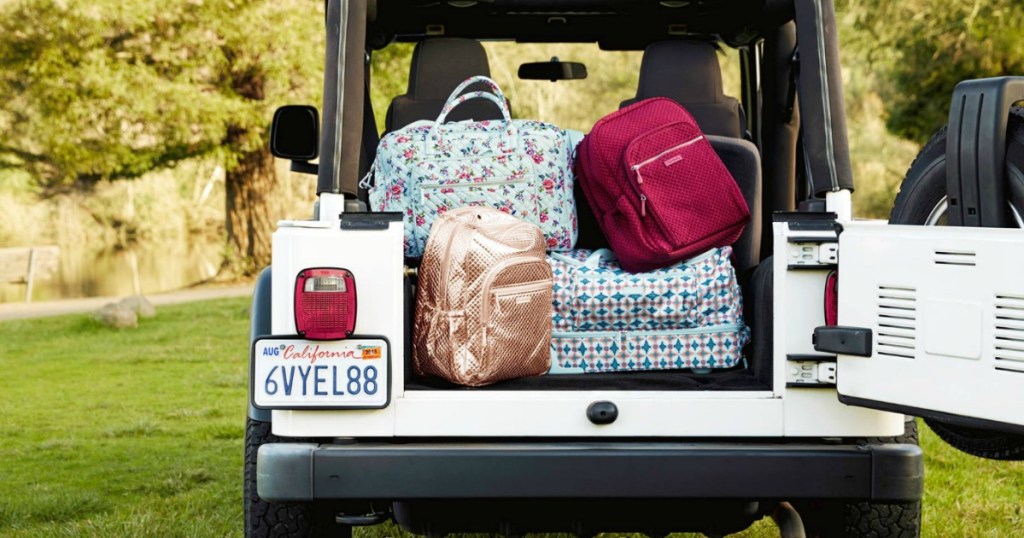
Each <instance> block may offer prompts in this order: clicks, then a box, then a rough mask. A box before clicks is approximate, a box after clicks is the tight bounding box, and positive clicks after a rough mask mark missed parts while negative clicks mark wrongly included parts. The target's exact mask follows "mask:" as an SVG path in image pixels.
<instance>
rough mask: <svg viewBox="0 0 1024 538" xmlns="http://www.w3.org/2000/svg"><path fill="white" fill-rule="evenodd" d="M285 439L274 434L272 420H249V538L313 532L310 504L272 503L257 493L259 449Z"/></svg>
mask: <svg viewBox="0 0 1024 538" xmlns="http://www.w3.org/2000/svg"><path fill="white" fill-rule="evenodd" d="M281 440H282V439H281V438H279V437H277V436H276V435H274V434H273V433H271V430H270V423H269V422H261V421H258V420H253V419H251V418H247V419H246V424H245V485H244V490H243V493H244V495H245V499H244V504H245V536H246V538H291V537H307V536H310V534H311V530H312V529H311V527H312V525H311V518H310V509H311V505H310V504H306V503H268V502H265V501H263V500H262V499H260V498H259V495H258V494H257V493H256V452H257V451H258V450H259V448H260V446H261V445H263V444H265V443H274V442H279V441H281ZM289 441H291V442H295V441H297V440H295V439H289Z"/></svg>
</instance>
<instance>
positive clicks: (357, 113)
mask: <svg viewBox="0 0 1024 538" xmlns="http://www.w3.org/2000/svg"><path fill="white" fill-rule="evenodd" d="M835 29H836V24H835V13H834V7H833V2H832V0H693V1H679V2H677V1H660V2H659V1H623V0H489V1H484V0H458V1H456V0H444V1H436V0H432V1H424V0H327V2H326V33H327V50H326V65H325V70H324V91H323V103H322V106H321V109H320V110H321V111H322V114H320V113H318V111H317V109H316V108H313V107H309V106H288V107H284V108H282V109H280V110H279V111H278V113H277V114H276V115H275V118H274V123H273V126H272V136H271V145H272V149H273V151H274V154H275V155H277V156H278V157H282V158H286V159H289V160H291V161H292V169H293V170H294V171H297V172H303V173H309V174H314V175H316V177H317V195H318V201H317V203H316V206H315V208H314V212H313V213H314V214H313V216H312V218H310V219H307V220H301V219H296V220H288V221H282V222H281V223H280V224H279V226H278V229H277V231H276V232H275V234H274V236H273V259H272V265H271V267H268V268H266V269H265V270H264V271H263V272H262V273H261V274H260V276H259V278H258V281H257V283H256V286H255V291H254V296H253V306H252V321H251V343H252V346H251V383H250V397H249V410H248V427H247V430H246V451H245V482H244V503H245V535H246V536H248V537H264V536H321V535H324V536H326V535H334V536H341V535H346V536H347V535H350V534H351V532H352V528H353V527H356V526H364V525H374V524H378V523H381V522H384V521H388V520H394V521H395V522H396V523H397V524H398V525H400V526H401V528H403V529H405V530H407V531H409V532H412V533H416V534H424V535H429V536H435V535H437V536H440V535H445V534H448V533H500V534H504V535H510V536H512V535H520V534H523V533H535V532H564V533H574V534H577V535H581V536H589V535H594V534H596V533H599V532H643V533H646V534H649V535H655V536H660V535H664V534H667V533H670V532H683V531H685V532H700V533H705V534H707V535H712V536H720V535H725V534H729V533H733V532H738V531H741V530H742V529H745V528H747V527H748V526H749V525H751V524H752V523H753V522H755V521H757V520H759V519H761V518H764V517H771V518H773V519H774V520H775V521H776V523H777V524H778V526H779V529H780V533H781V534H782V535H783V536H804V535H808V536H882V535H884V536H918V535H919V532H920V518H921V498H922V488H923V472H924V470H923V462H922V461H923V460H922V453H921V450H920V448H919V447H918V446H917V422H916V419H915V418H913V417H923V420H925V421H926V422H927V423H928V424H929V425H930V426H931V427H932V428H933V429H934V430H935V432H936V433H937V434H938V435H939V437H940V438H942V439H943V440H945V441H946V442H948V443H949V444H951V445H953V446H954V447H956V448H958V449H960V450H963V451H966V452H968V453H971V454H975V455H978V456H982V457H988V458H995V459H1004V460H1011V459H1022V458H1024V413H1022V412H1021V410H1022V409H1024V280H1022V279H1020V277H1019V275H1020V268H1021V267H1024V233H1022V232H1021V231H1020V229H1019V228H1021V227H1022V221H1021V210H1022V208H1024V173H1022V170H1024V142H1022V141H1024V136H1022V135H1024V121H1022V118H1024V115H1022V113H1021V111H1020V110H1019V109H1017V108H1015V107H1013V106H1012V105H1013V103H1014V102H1016V101H1019V100H1021V99H1024V79H1019V78H1001V79H986V80H973V81H966V82H963V83H961V84H960V85H959V86H958V87H957V88H956V91H955V93H954V95H953V96H952V100H951V102H952V108H951V111H950V124H949V126H948V128H946V129H943V130H942V131H940V132H939V133H938V134H937V135H936V136H935V138H933V140H932V141H931V142H930V143H929V144H928V145H927V146H926V147H925V148H924V149H923V150H922V152H921V155H920V156H919V157H918V159H917V160H916V161H915V163H914V164H913V165H912V166H911V168H910V170H909V172H908V175H907V178H906V179H905V181H904V183H903V185H902V188H901V191H900V193H899V195H898V197H897V199H896V202H895V208H894V209H893V212H892V216H891V219H890V221H889V222H888V223H885V222H869V221H858V220H855V219H854V218H853V216H852V214H851V213H852V206H851V198H850V194H851V192H852V191H853V188H854V181H853V177H852V172H851V163H850V154H849V150H848V143H847V134H846V123H845V118H844V108H843V92H842V80H841V76H840V67H839V61H838V50H837V46H838V44H837V36H836V31H835ZM481 40H514V41H515V42H522V43H597V44H599V45H600V48H601V49H603V50H636V51H640V50H643V51H645V55H644V60H643V63H642V65H641V66H640V67H639V69H640V84H639V87H638V90H637V95H636V96H635V98H634V100H638V99H644V98H648V97H655V96H661V97H669V98H672V99H676V100H677V101H679V102H680V103H682V104H683V105H684V106H686V107H687V109H688V110H690V111H691V112H692V113H693V114H694V116H695V117H696V119H697V121H698V123H699V124H700V126H701V128H702V130H703V131H704V132H705V133H706V134H707V135H708V138H709V140H710V141H711V142H712V145H713V146H714V148H715V150H716V151H717V152H718V154H719V155H720V157H721V158H722V160H723V162H724V163H725V164H726V165H727V167H728V168H729V170H730V172H731V173H732V175H733V176H734V178H735V179H736V181H737V183H738V184H739V185H740V187H741V189H742V191H743V193H744V196H745V198H746V200H747V203H748V205H749V207H750V210H751V215H752V220H751V222H750V224H749V226H748V227H747V229H746V231H745V232H744V235H743V236H742V237H741V238H740V240H739V241H738V242H737V243H736V244H735V246H734V248H735V253H736V256H735V265H736V268H737V270H738V271H739V272H740V274H741V275H742V278H741V283H742V286H743V289H744V297H745V308H746V313H747V314H746V320H747V323H748V324H749V326H750V327H751V330H752V343H751V344H750V345H749V347H748V348H747V349H746V351H745V357H746V359H747V366H746V367H745V368H733V369H728V370H724V371H716V372H714V373H699V372H692V371H687V370H674V371H659V372H636V373H606V374H589V375H587V374H580V375H559V376H541V377H536V378H528V379H519V380H512V381H506V382H502V383H497V384H495V385H491V386H487V387H482V388H464V387H457V386H454V385H451V384H447V383H444V382H440V381H438V380H434V379H424V378H420V377H418V376H416V375H415V373H414V372H413V370H412V369H411V368H410V347H409V345H410V340H411V338H410V334H411V330H412V329H411V323H410V319H411V316H412V312H413V309H414V306H415V305H414V302H415V291H414V290H415V286H416V271H415V260H407V259H404V258H403V249H402V241H403V230H402V223H401V216H400V215H398V216H396V215H395V214H390V213H374V212H371V211H368V210H367V204H366V202H367V193H366V190H365V189H364V188H362V187H361V185H360V180H361V178H363V177H365V176H366V173H367V171H368V170H369V169H370V165H371V163H372V162H373V158H374V152H375V150H376V145H377V142H378V140H379V133H378V132H377V129H376V127H375V119H374V117H375V115H379V114H381V113H382V112H383V111H381V110H374V109H373V107H372V105H371V102H370V99H369V90H370V87H371V82H372V81H370V78H369V76H368V72H369V68H368V65H369V60H370V58H371V55H372V54H373V52H374V51H376V50H380V49H382V48H384V47H387V46H390V45H391V44H393V43H415V44H416V49H415V52H414V58H413V62H412V67H411V72H410V84H409V90H408V92H407V93H406V94H404V95H400V96H396V97H395V98H394V100H393V101H392V104H391V106H390V107H389V108H388V110H387V111H386V116H387V119H386V130H388V131H391V130H395V129H398V128H401V127H402V126H404V125H407V124H409V123H411V122H413V121H417V120H423V119H434V118H436V117H437V114H438V112H439V111H440V108H441V105H442V104H443V102H444V98H445V96H447V94H448V93H449V92H450V91H451V90H452V88H454V87H455V86H456V85H457V84H458V83H459V82H461V81H462V80H463V79H464V78H466V76H467V75H477V74H488V73H487V72H486V70H487V69H488V66H487V58H486V54H485V53H484V54H483V55H481V53H482V51H483V49H482V48H481V46H480V44H479V41H481ZM664 43H676V44H680V43H681V44H682V45H679V46H663V44H664ZM718 44H725V45H728V46H729V47H732V48H735V49H737V50H738V51H739V54H740V57H741V71H742V92H741V93H742V95H741V99H739V100H736V99H733V98H731V97H727V96H725V95H724V94H723V93H722V89H721V70H720V67H719V65H718V60H717V58H716V56H715V48H716V46H717V45H718ZM282 46H286V45H285V44H282ZM481 58H482V59H481ZM559 63H560V62H557V61H555V60H552V61H551V62H546V63H545V62H540V63H538V64H535V65H532V66H524V67H527V68H526V69H525V70H521V72H520V76H522V77H524V78H534V79H548V78H550V79H551V80H552V81H554V80H562V79H572V78H580V77H581V76H583V73H584V72H585V71H583V69H581V67H580V66H579V65H578V64H574V63H572V62H561V65H559ZM591 68H592V69H595V68H596V69H601V66H600V65H597V66H591ZM485 105H486V104H485ZM581 106H582V105H581ZM607 112H611V111H610V110H609V111H607ZM489 113H493V111H488V110H486V107H484V109H479V110H476V109H473V110H469V111H467V114H471V117H474V118H476V119H484V118H485V117H486V115H487V114H489ZM321 117H322V122H321V120H320V118H321ZM540 119H544V118H540ZM321 123H322V125H321ZM317 158H319V160H318V162H316V163H312V162H311V161H314V160H316V159H317ZM578 198H579V197H578ZM601 241H602V237H601V235H600V231H599V230H598V229H597V228H596V226H595V224H594V221H593V219H592V218H590V219H589V220H588V218H587V215H586V212H585V211H584V210H583V209H582V208H581V209H580V239H579V246H583V247H587V248H593V246H597V245H600V243H601ZM318 294H319V295H318ZM356 310H358V315H356Z"/></svg>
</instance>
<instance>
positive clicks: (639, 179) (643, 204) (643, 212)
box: [631, 136, 701, 217]
mask: <svg viewBox="0 0 1024 538" xmlns="http://www.w3.org/2000/svg"><path fill="white" fill-rule="evenodd" d="M700 139H701V137H700V136H695V137H693V138H691V139H690V140H687V141H686V142H683V143H681V144H676V145H675V146H672V147H670V148H668V149H666V150H663V151H662V152H660V153H658V154H657V155H655V156H653V157H649V158H647V159H644V160H643V161H640V162H638V163H636V164H634V165H633V166H632V167H631V168H632V170H633V173H635V174H636V184H637V190H638V191H640V216H641V217H646V216H647V195H646V194H644V191H643V189H642V188H641V187H640V185H643V184H644V176H643V175H641V174H640V168H641V167H643V166H646V165H648V164H651V163H653V162H655V161H657V160H658V159H660V158H662V157H664V156H665V155H667V154H669V153H672V152H673V151H676V150H678V149H683V148H685V147H686V146H689V145H692V144H695V143H697V141H699V140H700ZM672 164H675V163H672Z"/></svg>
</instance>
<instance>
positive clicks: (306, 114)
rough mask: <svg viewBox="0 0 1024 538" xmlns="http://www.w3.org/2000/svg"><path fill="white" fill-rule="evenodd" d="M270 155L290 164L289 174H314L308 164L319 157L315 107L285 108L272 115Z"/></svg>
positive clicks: (318, 124) (317, 167)
mask: <svg viewBox="0 0 1024 538" xmlns="http://www.w3.org/2000/svg"><path fill="white" fill-rule="evenodd" d="M270 153H273V154H274V156H275V157H280V158H282V159H288V160H290V161H292V171H293V172H301V173H305V174H316V173H317V172H318V171H319V166H317V165H315V164H310V163H309V161H311V160H313V159H316V158H317V156H318V155H319V154H320V115H319V113H318V112H317V110H316V107H312V106H308V105H285V106H283V107H281V108H278V109H277V111H276V112H274V122H273V123H272V124H271V127H270Z"/></svg>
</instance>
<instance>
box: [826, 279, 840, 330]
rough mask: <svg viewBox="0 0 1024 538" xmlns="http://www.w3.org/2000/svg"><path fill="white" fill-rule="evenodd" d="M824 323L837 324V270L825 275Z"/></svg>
mask: <svg viewBox="0 0 1024 538" xmlns="http://www.w3.org/2000/svg"><path fill="white" fill-rule="evenodd" d="M825 325H829V326H834V325H839V271H832V272H831V273H829V274H828V276H827V277H825Z"/></svg>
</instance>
